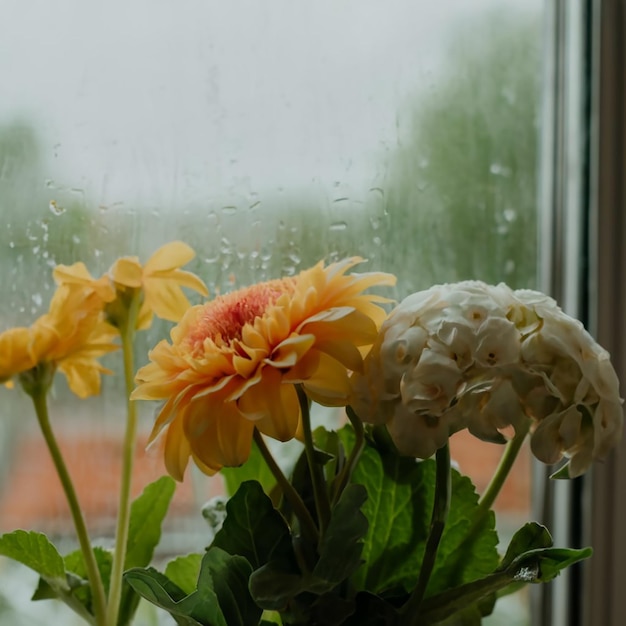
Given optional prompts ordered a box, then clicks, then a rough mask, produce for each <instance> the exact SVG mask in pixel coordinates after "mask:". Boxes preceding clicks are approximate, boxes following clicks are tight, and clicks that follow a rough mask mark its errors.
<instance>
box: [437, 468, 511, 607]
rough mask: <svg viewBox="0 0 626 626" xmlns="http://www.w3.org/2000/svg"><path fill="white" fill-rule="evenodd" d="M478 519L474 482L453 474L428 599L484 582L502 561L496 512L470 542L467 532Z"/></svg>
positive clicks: (480, 522)
mask: <svg viewBox="0 0 626 626" xmlns="http://www.w3.org/2000/svg"><path fill="white" fill-rule="evenodd" d="M431 506H432V505H431ZM477 515H479V508H478V494H477V493H476V489H475V488H474V485H473V484H472V481H471V480H470V479H469V478H468V477H467V476H463V475H461V474H460V473H459V472H457V471H456V470H452V499H451V503H450V514H449V515H448V520H447V521H446V526H445V529H444V532H443V536H442V538H441V543H440V545H439V550H438V552H437V561H436V563H435V568H434V570H433V573H432V576H431V579H430V582H429V585H428V590H427V593H426V596H427V597H428V596H429V595H432V594H433V593H439V592H441V591H444V590H445V589H449V588H451V587H455V586H457V585H461V584H463V583H467V582H470V581H472V580H476V579H477V578H482V577H483V576H486V575H487V574H490V573H491V572H493V571H494V570H495V569H496V567H497V566H498V564H499V561H500V557H499V555H498V535H497V533H496V530H495V523H496V518H495V514H494V513H493V511H489V512H488V513H487V514H486V515H483V517H482V518H481V519H480V521H479V523H478V527H477V529H476V531H475V532H474V533H473V535H472V537H471V539H468V530H469V529H470V527H471V526H472V524H473V522H474V520H475V518H476V516H477Z"/></svg>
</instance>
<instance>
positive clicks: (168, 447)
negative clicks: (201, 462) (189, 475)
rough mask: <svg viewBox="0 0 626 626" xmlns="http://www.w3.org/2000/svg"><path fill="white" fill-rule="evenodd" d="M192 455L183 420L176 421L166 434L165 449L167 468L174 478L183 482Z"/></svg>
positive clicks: (171, 424)
mask: <svg viewBox="0 0 626 626" xmlns="http://www.w3.org/2000/svg"><path fill="white" fill-rule="evenodd" d="M190 455H191V446H190V445H189V442H188V441H187V438H186V437H185V433H184V431H183V420H182V418H179V419H175V420H174V421H173V422H171V423H170V425H169V426H168V429H167V431H166V433H165V449H164V459H165V467H166V468H167V472H168V474H169V475H170V476H171V477H172V478H174V479H175V480H177V481H179V482H182V480H183V476H184V475H185V470H186V469H187V464H188V463H189V456H190Z"/></svg>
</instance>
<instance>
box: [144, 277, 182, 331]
mask: <svg viewBox="0 0 626 626" xmlns="http://www.w3.org/2000/svg"><path fill="white" fill-rule="evenodd" d="M144 294H145V304H146V306H147V307H148V308H149V309H150V310H151V311H152V312H153V313H154V314H155V315H157V316H158V317H160V318H161V319H165V320H169V321H171V322H178V321H180V320H181V319H182V317H183V315H184V314H185V312H186V311H187V309H189V308H190V307H191V304H190V302H189V300H187V298H186V296H185V294H184V293H183V292H182V290H181V288H180V287H179V286H178V285H177V284H176V283H175V282H173V281H170V280H166V279H163V278H147V279H146V281H145V286H144Z"/></svg>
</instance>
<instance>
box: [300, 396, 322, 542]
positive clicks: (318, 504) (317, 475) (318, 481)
mask: <svg viewBox="0 0 626 626" xmlns="http://www.w3.org/2000/svg"><path fill="white" fill-rule="evenodd" d="M296 391H297V392H298V400H299V401H300V411H301V413H302V431H303V433H304V451H305V453H306V458H307V462H308V466H309V472H310V474H311V485H312V486H313V496H314V498H315V510H316V511H317V518H318V524H319V529H320V536H322V537H323V536H324V533H325V531H326V528H327V526H328V522H329V521H330V500H329V498H328V491H327V490H326V481H325V479H324V473H323V471H322V468H321V466H320V464H319V463H317V461H316V460H315V447H314V445H313V433H312V432H311V413H310V411H309V398H308V396H307V395H306V393H305V392H304V389H303V388H302V385H296Z"/></svg>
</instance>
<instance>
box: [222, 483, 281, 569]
mask: <svg viewBox="0 0 626 626" xmlns="http://www.w3.org/2000/svg"><path fill="white" fill-rule="evenodd" d="M289 536H290V531H289V527H288V526H287V523H286V522H285V520H284V518H283V516H282V515H281V514H280V513H279V512H278V511H277V510H276V509H275V508H274V505H273V504H272V501H271V500H270V498H269V497H268V496H267V495H266V494H265V493H264V492H263V489H262V487H261V485H260V484H259V483H258V482H256V481H253V480H250V481H247V482H244V483H242V484H241V485H240V486H239V489H238V490H237V493H236V494H235V495H234V496H233V497H232V498H231V499H230V500H229V501H228V503H227V505H226V519H225V520H224V524H223V525H222V528H221V529H220V531H219V532H218V533H217V535H215V538H214V540H213V543H212V544H211V545H212V546H215V547H218V548H222V549H223V550H225V551H226V552H228V553H229V554H232V555H240V556H243V557H244V558H246V559H247V561H248V562H249V563H250V564H251V565H252V567H253V569H258V568H259V567H261V566H262V565H264V564H265V563H267V562H268V560H269V558H270V554H271V553H272V551H273V550H274V549H275V548H276V546H277V545H278V544H279V543H280V542H281V541H282V540H283V539H284V538H288V537H289Z"/></svg>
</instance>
